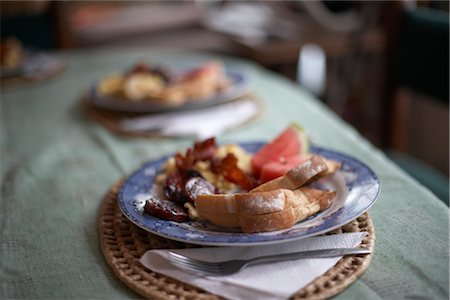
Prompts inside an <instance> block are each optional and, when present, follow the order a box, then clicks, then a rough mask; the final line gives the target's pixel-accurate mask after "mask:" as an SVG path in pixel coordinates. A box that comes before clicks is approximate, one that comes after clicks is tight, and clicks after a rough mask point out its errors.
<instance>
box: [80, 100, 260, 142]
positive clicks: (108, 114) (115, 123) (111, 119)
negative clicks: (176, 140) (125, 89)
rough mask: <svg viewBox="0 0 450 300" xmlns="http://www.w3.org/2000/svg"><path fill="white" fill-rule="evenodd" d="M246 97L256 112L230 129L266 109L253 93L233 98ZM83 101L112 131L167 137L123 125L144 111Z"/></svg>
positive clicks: (135, 135) (89, 110)
mask: <svg viewBox="0 0 450 300" xmlns="http://www.w3.org/2000/svg"><path fill="white" fill-rule="evenodd" d="M244 99H245V100H251V101H253V103H254V104H255V106H256V110H255V113H254V114H253V116H250V117H249V118H248V119H246V120H243V121H242V122H241V123H240V124H237V125H236V126H234V127H233V128H230V129H234V128H237V127H240V126H243V125H245V124H247V123H250V122H252V121H254V120H255V119H256V118H258V117H259V116H260V115H261V114H262V112H263V111H264V105H263V103H262V101H261V100H259V99H258V98H257V97H256V96H255V95H253V94H247V95H245V96H244V97H242V98H239V99H236V100H233V101H240V100H244ZM82 103H83V105H84V107H85V109H86V112H87V113H88V115H89V116H90V117H91V118H92V119H93V120H95V121H96V122H98V123H100V124H101V125H103V126H104V127H106V128H107V129H109V130H110V131H112V132H114V133H118V134H121V135H125V136H131V137H149V138H154V137H167V136H166V135H164V134H162V133H161V132H158V131H141V130H129V129H125V128H124V127H123V126H121V125H120V124H121V121H123V120H124V119H127V118H128V119H130V118H133V117H140V116H142V115H144V114H142V113H130V112H118V111H112V110H107V109H103V108H100V107H96V106H95V105H93V104H92V102H91V101H89V98H88V96H84V97H83V98H82ZM218 105H220V104H218ZM169 137H170V136H169Z"/></svg>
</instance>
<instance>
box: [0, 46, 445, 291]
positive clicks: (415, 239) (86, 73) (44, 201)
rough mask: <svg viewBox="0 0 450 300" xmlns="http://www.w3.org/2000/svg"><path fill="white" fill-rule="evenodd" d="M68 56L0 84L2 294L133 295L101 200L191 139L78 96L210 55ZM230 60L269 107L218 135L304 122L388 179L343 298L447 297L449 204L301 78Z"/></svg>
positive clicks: (255, 136) (260, 133)
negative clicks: (103, 247) (361, 262)
mask: <svg viewBox="0 0 450 300" xmlns="http://www.w3.org/2000/svg"><path fill="white" fill-rule="evenodd" d="M62 55H63V56H64V57H65V58H66V59H67V62H68V69H67V70H66V71H65V72H64V73H63V74H61V75H60V76H59V77H57V78H54V79H51V80H48V81H44V82H39V83H31V84H28V85H21V86H15V87H2V92H1V104H2V106H1V122H2V123H1V150H2V153H1V170H2V173H1V174H2V192H1V196H2V197H1V201H0V298H2V299H5V298H81V299H84V298H100V299H111V298H136V297H138V295H137V294H135V293H134V292H133V291H131V290H129V289H128V288H127V287H126V286H125V285H124V284H122V283H121V282H120V281H119V280H118V279H116V278H115V276H114V274H113V272H112V271H111V269H110V268H109V266H108V265H107V263H106V261H105V259H104V257H103V256H102V253H101V251H100V247H99V240H98V235H97V214H98V208H99V204H100V201H101V199H102V196H103V194H104V193H105V192H106V191H107V190H108V188H109V187H110V186H111V185H112V184H113V183H114V182H115V181H117V180H118V179H119V178H121V177H122V176H125V175H127V174H129V173H130V172H132V171H133V170H134V169H136V168H138V167H139V166H140V165H141V164H142V163H144V162H145V161H148V160H151V159H154V158H158V157H160V156H162V155H165V154H167V153H171V152H174V151H177V150H180V149H183V148H185V147H187V146H189V145H191V143H192V140H190V139H187V138H186V139H153V140H152V139H136V138H125V137H120V136H117V135H114V134H112V133H110V132H108V131H107V130H106V129H104V128H103V127H101V126H99V125H97V124H95V123H94V122H92V121H91V120H90V119H89V118H88V117H87V116H86V115H85V114H84V112H83V110H82V108H81V107H80V103H79V97H80V95H81V94H82V92H83V90H85V89H86V88H88V87H89V85H90V84H92V83H93V81H95V80H96V79H97V78H99V77H100V76H102V75H104V74H106V73H109V72H111V71H114V70H121V69H123V68H126V67H127V66H129V65H130V64H132V63H134V62H135V61H137V60H146V61H152V62H159V61H162V62H183V61H190V62H196V61H202V60H204V59H208V58H212V57H213V56H211V55H208V54H187V53H176V52H170V51H164V52H160V53H156V52H148V51H138V50H132V51H130V50H128V51H120V50H114V51H112V50H105V49H103V50H102V49H98V50H90V51H82V52H71V53H64V54H62ZM224 60H225V61H226V62H227V63H229V64H233V65H236V66H238V67H239V68H241V69H242V70H243V71H245V72H246V73H247V74H248V75H249V76H250V78H251V81H252V84H253V87H254V91H255V92H256V94H257V95H258V96H259V97H260V98H262V99H263V100H264V103H265V105H266V111H265V113H264V115H263V116H262V117H261V118H259V119H258V120H257V121H255V122H253V123H251V124H249V125H246V126H244V127H242V128H240V129H236V130H233V131H231V132H228V133H227V134H224V135H223V136H220V137H219V141H248V140H268V139H270V138H271V137H273V136H275V135H276V134H277V133H279V132H280V131H281V130H282V129H283V128H284V127H285V126H287V124H288V123H290V122H291V121H297V122H300V123H301V124H302V125H304V127H305V128H306V129H307V130H308V131H309V132H310V133H311V135H312V137H313V139H314V141H315V143H316V144H318V145H320V146H323V147H327V148H331V149H334V150H337V151H341V152H344V153H347V154H349V155H352V156H355V157H357V158H359V159H360V160H362V161H363V162H365V163H366V164H368V165H369V166H370V167H371V168H372V169H373V170H374V171H375V172H376V173H377V174H378V176H379V177H380V179H381V184H382V192H381V195H380V197H379V199H378V201H377V202H376V203H375V205H374V206H373V207H372V208H371V209H370V214H371V216H372V219H373V221H374V225H375V230H376V240H377V241H376V253H375V256H374V259H373V261H372V264H371V265H370V267H369V269H368V270H367V271H366V273H365V274H364V275H363V276H362V277H361V278H360V279H359V280H358V281H356V282H355V283H354V284H353V285H351V286H350V287H349V288H348V289H346V290H345V291H344V292H343V293H341V294H340V295H338V296H337V298H338V299H377V298H383V299H402V298H403V299H404V298H409V299H413V298H414V299H421V298H426V299H440V298H443V299H446V298H448V290H449V286H448V283H449V282H448V276H449V274H448V271H449V236H448V228H449V227H448V225H449V224H448V208H447V207H446V206H445V205H444V204H443V203H442V202H441V201H439V200H438V199H437V198H436V197H435V196H434V195H433V194H431V193H430V192H429V191H428V190H426V189H425V188H424V187H423V186H421V185H419V184H418V183H417V182H416V181H414V180H413V179H412V178H411V177H409V176H407V175H406V174H405V173H403V172H402V171H401V170H400V169H398V168H397V167H396V166H395V165H394V164H393V163H392V162H391V161H389V160H388V159H387V158H386V157H385V156H384V155H383V154H382V153H381V152H380V151H379V150H378V149H376V148H374V147H373V146H372V145H370V144H369V143H368V142H367V141H366V140H364V139H363V138H362V137H361V136H360V135H359V134H358V133H357V132H356V131H355V130H354V129H353V128H351V127H350V126H349V125H347V124H346V123H344V122H343V121H342V120H340V119H339V118H338V117H337V116H336V115H334V114H333V113H332V112H331V111H330V110H329V109H327V108H326V107H325V106H324V105H322V104H321V103H319V102H318V101H317V100H315V99H314V98H312V97H311V96H310V95H308V94H307V93H305V92H303V91H302V90H301V89H300V88H298V87H297V86H296V85H295V84H294V83H291V82H289V81H287V80H286V79H284V78H282V77H280V76H277V75H275V74H272V73H270V72H267V71H266V70H264V69H262V68H260V67H258V66H256V65H254V64H251V63H249V62H245V61H242V60H238V59H231V58H224Z"/></svg>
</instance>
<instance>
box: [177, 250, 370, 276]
mask: <svg viewBox="0 0 450 300" xmlns="http://www.w3.org/2000/svg"><path fill="white" fill-rule="evenodd" d="M369 253H372V250H370V249H369V248H337V249H322V250H311V251H303V252H294V253H286V254H276V255H269V256H260V257H256V258H252V259H246V260H243V259H242V260H229V261H222V262H207V261H202V260H198V259H193V258H189V257H186V256H183V255H181V254H178V253H174V252H169V257H170V262H171V263H172V264H173V265H174V266H177V267H180V268H182V269H185V270H187V271H191V272H193V273H198V274H201V275H208V276H223V275H229V274H233V273H236V272H238V271H239V270H241V269H243V268H245V267H247V266H249V265H255V264H260V263H268V262H276V261H284V260H294V259H303V258H327V257H336V256H344V255H351V254H357V255H360V254H369Z"/></svg>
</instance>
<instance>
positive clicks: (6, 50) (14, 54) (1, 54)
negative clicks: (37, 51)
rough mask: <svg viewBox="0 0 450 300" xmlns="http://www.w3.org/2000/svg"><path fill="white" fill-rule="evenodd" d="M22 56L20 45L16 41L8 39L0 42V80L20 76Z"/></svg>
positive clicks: (22, 51) (12, 38)
mask: <svg viewBox="0 0 450 300" xmlns="http://www.w3.org/2000/svg"><path fill="white" fill-rule="evenodd" d="M24 56H25V54H24V50H23V47H22V44H21V42H20V41H19V40H18V39H16V38H14V37H8V38H6V39H4V40H2V41H0V78H3V77H10V76H17V75H20V74H21V73H22V70H23V60H24Z"/></svg>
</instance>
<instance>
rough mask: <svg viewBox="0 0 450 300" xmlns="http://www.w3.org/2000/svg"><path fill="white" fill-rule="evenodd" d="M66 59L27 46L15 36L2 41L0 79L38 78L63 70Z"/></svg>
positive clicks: (0, 44) (0, 45)
mask: <svg viewBox="0 0 450 300" xmlns="http://www.w3.org/2000/svg"><path fill="white" fill-rule="evenodd" d="M64 66H65V63H64V61H63V60H62V59H61V58H59V57H58V56H56V55H53V54H48V53H45V52H41V51H36V50H33V49H30V48H27V47H25V46H24V45H23V44H22V42H21V41H20V40H18V39H17V38H15V37H7V38H5V39H3V40H1V41H0V79H2V80H5V81H6V80H8V79H13V80H14V79H17V78H21V79H30V80H37V79H43V78H47V77H50V76H52V75H54V74H56V73H57V72H59V71H61V70H63V68H64Z"/></svg>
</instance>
